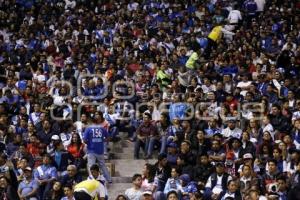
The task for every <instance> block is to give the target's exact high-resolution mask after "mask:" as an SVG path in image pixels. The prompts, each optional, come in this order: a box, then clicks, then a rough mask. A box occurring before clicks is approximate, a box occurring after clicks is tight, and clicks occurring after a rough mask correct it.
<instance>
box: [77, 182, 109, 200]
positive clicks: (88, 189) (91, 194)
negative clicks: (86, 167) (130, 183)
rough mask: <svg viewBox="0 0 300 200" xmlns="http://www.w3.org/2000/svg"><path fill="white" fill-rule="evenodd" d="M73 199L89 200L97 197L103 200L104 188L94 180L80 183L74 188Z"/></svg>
mask: <svg viewBox="0 0 300 200" xmlns="http://www.w3.org/2000/svg"><path fill="white" fill-rule="evenodd" d="M74 197H75V199H76V200H84V199H87V200H91V199H92V198H95V197H97V198H98V199H99V200H104V199H105V190H104V186H103V185H102V184H101V183H100V182H98V181H96V180H86V181H82V182H80V183H78V184H77V185H76V186H75V189H74Z"/></svg>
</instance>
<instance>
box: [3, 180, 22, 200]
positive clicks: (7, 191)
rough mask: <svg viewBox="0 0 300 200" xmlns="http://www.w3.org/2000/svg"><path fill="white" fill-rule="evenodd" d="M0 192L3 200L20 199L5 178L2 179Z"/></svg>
mask: <svg viewBox="0 0 300 200" xmlns="http://www.w3.org/2000/svg"><path fill="white" fill-rule="evenodd" d="M0 190H1V198H2V199H8V200H13V199H16V200H18V199H19V197H18V193H17V191H16V190H15V189H14V187H12V186H11V185H10V183H9V180H8V179H7V178H6V177H5V176H1V178H0Z"/></svg>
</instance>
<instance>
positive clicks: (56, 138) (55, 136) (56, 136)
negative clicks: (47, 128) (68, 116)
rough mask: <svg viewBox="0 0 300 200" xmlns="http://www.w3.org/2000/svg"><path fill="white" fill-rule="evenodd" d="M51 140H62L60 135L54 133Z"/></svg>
mask: <svg viewBox="0 0 300 200" xmlns="http://www.w3.org/2000/svg"><path fill="white" fill-rule="evenodd" d="M51 140H60V137H59V136H58V135H52V137H51Z"/></svg>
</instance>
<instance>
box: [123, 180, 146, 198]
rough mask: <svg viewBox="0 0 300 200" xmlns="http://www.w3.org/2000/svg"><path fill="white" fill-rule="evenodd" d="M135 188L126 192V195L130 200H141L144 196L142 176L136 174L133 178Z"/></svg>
mask: <svg viewBox="0 0 300 200" xmlns="http://www.w3.org/2000/svg"><path fill="white" fill-rule="evenodd" d="M132 184H133V187H132V188H129V189H127V190H126V191H125V195H126V196H127V198H128V199H129V200H139V199H140V198H141V196H142V191H141V186H142V175H140V174H135V175H133V177H132Z"/></svg>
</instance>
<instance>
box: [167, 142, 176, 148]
mask: <svg viewBox="0 0 300 200" xmlns="http://www.w3.org/2000/svg"><path fill="white" fill-rule="evenodd" d="M168 147H170V148H177V144H176V143H175V142H170V143H169V144H168Z"/></svg>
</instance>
